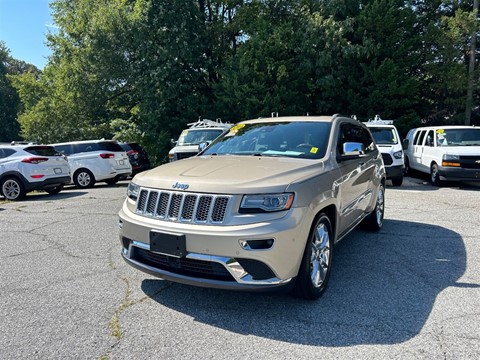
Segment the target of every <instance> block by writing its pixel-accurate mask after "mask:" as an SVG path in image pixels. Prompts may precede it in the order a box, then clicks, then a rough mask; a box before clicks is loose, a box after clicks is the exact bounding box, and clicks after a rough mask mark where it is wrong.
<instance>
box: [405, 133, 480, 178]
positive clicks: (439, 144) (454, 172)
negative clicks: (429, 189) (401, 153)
mask: <svg viewBox="0 0 480 360" xmlns="http://www.w3.org/2000/svg"><path fill="white" fill-rule="evenodd" d="M403 147H404V149H405V156H406V158H405V169H406V172H407V173H408V172H409V170H410V169H414V170H417V171H420V172H423V173H427V174H430V181H431V182H432V184H433V185H435V186H440V185H441V183H442V180H453V181H480V128H476V127H474V126H430V127H420V128H416V129H411V130H410V131H409V132H408V134H407V137H406V139H405V140H404V143H403Z"/></svg>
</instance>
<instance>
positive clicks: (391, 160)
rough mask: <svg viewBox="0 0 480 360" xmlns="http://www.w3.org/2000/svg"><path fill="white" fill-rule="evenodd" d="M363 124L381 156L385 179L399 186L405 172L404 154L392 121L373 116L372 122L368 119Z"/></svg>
mask: <svg viewBox="0 0 480 360" xmlns="http://www.w3.org/2000/svg"><path fill="white" fill-rule="evenodd" d="M364 124H365V125H367V127H368V128H369V130H370V132H371V133H372V135H373V138H374V140H375V142H376V143H377V146H378V149H379V150H380V152H381V154H382V158H383V163H384V165H385V170H386V172H387V179H390V180H392V185H393V186H401V185H402V182H403V173H404V171H405V162H404V153H403V149H402V143H401V141H400V136H399V134H398V130H397V128H396V127H395V125H393V120H382V119H381V118H380V115H375V118H374V119H373V120H371V119H370V120H368V121H367V122H364Z"/></svg>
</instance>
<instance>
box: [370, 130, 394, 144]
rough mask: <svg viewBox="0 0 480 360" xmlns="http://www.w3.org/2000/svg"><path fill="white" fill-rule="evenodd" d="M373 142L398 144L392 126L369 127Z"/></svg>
mask: <svg viewBox="0 0 480 360" xmlns="http://www.w3.org/2000/svg"><path fill="white" fill-rule="evenodd" d="M369 129H370V131H371V133H372V136H373V138H374V139H375V142H376V143H377V144H378V145H395V144H398V139H397V135H396V133H395V130H394V129H393V128H386V127H378V128H375V127H369Z"/></svg>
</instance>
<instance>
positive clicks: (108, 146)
mask: <svg viewBox="0 0 480 360" xmlns="http://www.w3.org/2000/svg"><path fill="white" fill-rule="evenodd" d="M98 149H99V150H102V151H124V150H123V149H122V147H121V146H120V145H118V143H116V142H114V141H103V142H99V143H98Z"/></svg>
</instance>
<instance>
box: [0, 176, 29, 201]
mask: <svg viewBox="0 0 480 360" xmlns="http://www.w3.org/2000/svg"><path fill="white" fill-rule="evenodd" d="M1 193H2V194H3V196H5V199H7V200H13V201H15V200H20V199H22V198H24V197H25V195H26V191H25V188H24V186H23V184H22V182H21V181H20V180H18V179H17V178H16V177H8V178H6V179H5V180H4V181H3V182H2V191H1Z"/></svg>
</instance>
